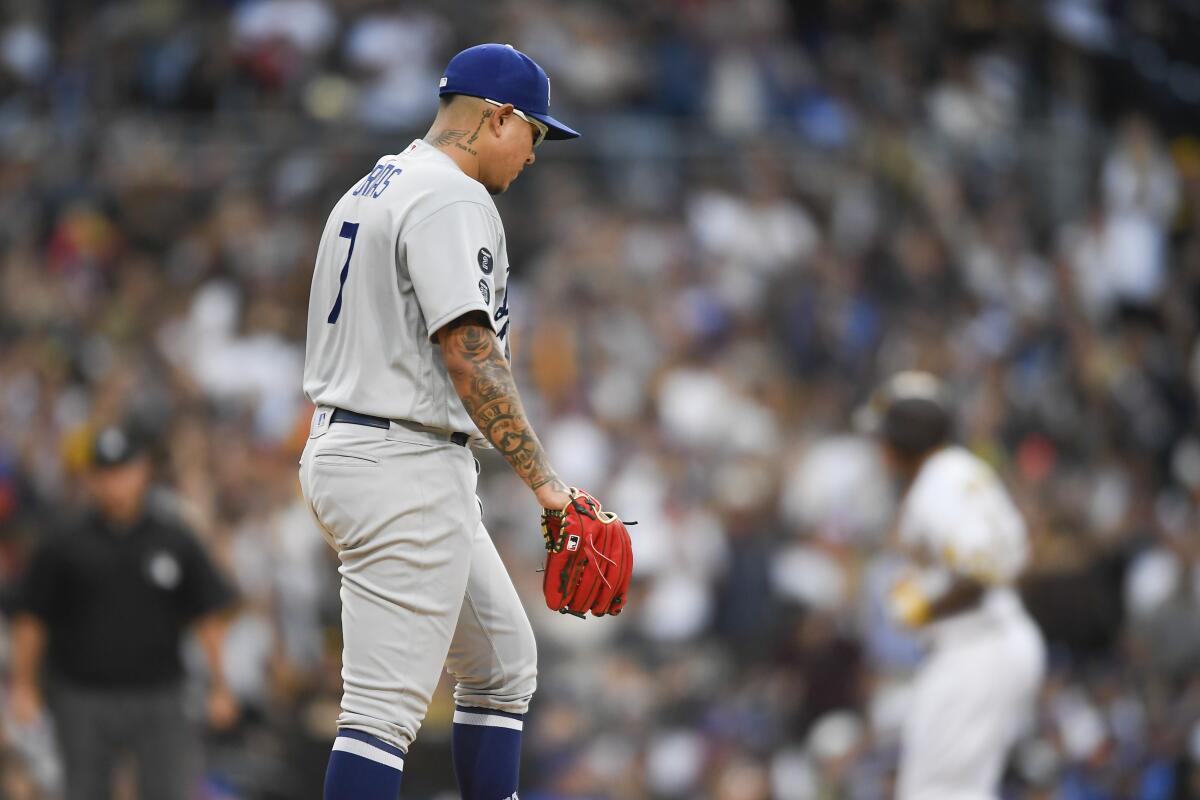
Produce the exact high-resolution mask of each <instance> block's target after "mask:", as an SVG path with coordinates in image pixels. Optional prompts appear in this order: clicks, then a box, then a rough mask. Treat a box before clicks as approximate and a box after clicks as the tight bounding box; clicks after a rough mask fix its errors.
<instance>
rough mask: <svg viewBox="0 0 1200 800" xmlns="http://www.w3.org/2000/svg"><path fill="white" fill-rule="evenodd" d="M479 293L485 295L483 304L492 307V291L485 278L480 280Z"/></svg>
mask: <svg viewBox="0 0 1200 800" xmlns="http://www.w3.org/2000/svg"><path fill="white" fill-rule="evenodd" d="M479 293H480V294H481V295H483V302H485V303H487V304H488V305H489V306H490V305H491V304H492V289H491V287H490V286H488V282H487V281H485V280H484V279H483V278H480V279H479Z"/></svg>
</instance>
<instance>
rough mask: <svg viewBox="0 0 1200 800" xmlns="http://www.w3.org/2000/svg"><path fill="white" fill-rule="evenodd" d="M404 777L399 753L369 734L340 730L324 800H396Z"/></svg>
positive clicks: (328, 771)
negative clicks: (401, 779)
mask: <svg viewBox="0 0 1200 800" xmlns="http://www.w3.org/2000/svg"><path fill="white" fill-rule="evenodd" d="M455 727H456V728H457V726H455ZM403 775H404V753H403V752H402V751H401V750H399V749H398V748H395V747H392V746H391V745H390V744H386V743H385V742H383V741H382V740H380V739H377V738H376V737H374V736H372V735H370V734H369V733H363V732H362V731H356V730H351V729H349V728H342V729H340V730H338V735H337V738H336V739H334V740H333V751H332V752H331V753H330V754H329V767H328V768H327V769H326V770H325V800H397V798H398V797H400V778H401V777H402V776H403Z"/></svg>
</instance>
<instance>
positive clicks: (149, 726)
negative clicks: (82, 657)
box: [50, 684, 200, 800]
mask: <svg viewBox="0 0 1200 800" xmlns="http://www.w3.org/2000/svg"><path fill="white" fill-rule="evenodd" d="M50 702H51V711H52V712H53V714H54V727H55V731H56V732H57V736H58V746H59V750H60V754H61V755H62V759H63V772H64V777H65V778H66V792H65V794H64V797H65V800H108V799H109V798H111V797H112V796H113V792H112V788H113V772H114V770H115V768H116V765H117V762H118V760H119V759H120V758H121V756H122V755H124V754H126V753H128V754H129V755H131V756H133V761H134V776H135V779H136V783H137V787H138V796H139V797H143V798H148V799H149V800H186V798H188V797H190V796H191V793H192V790H193V789H194V788H195V781H196V778H197V775H198V767H199V762H200V753H199V748H198V740H197V738H196V736H195V731H193V729H192V723H191V722H190V721H189V720H188V719H187V718H186V717H185V715H184V709H183V692H182V689H181V688H180V687H179V686H175V685H172V686H166V687H161V688H151V689H89V688H81V687H76V686H69V685H62V684H55V685H54V686H53V688H52V691H51V695H50Z"/></svg>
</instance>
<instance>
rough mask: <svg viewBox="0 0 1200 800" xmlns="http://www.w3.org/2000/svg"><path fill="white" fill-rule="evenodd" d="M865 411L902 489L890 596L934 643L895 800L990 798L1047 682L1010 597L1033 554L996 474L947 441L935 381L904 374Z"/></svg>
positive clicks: (942, 400)
mask: <svg viewBox="0 0 1200 800" xmlns="http://www.w3.org/2000/svg"><path fill="white" fill-rule="evenodd" d="M866 412H867V413H866V415H865V416H866V417H867V419H866V420H865V421H866V422H867V423H868V424H869V425H870V427H872V428H874V429H875V431H876V433H877V434H878V435H879V437H880V438H881V440H882V443H883V446H884V450H885V453H886V459H887V462H888V464H889V466H890V467H891V468H892V470H893V471H894V472H895V473H896V474H897V476H898V477H899V478H900V479H901V481H902V482H904V483H905V484H907V489H906V491H905V494H904V497H903V500H902V503H901V507H900V512H899V518H898V520H897V525H896V536H897V539H898V544H899V547H900V548H901V549H902V551H903V552H905V553H906V554H908V555H909V556H910V557H911V558H912V563H913V568H912V570H911V571H910V572H909V574H908V575H906V576H905V577H904V578H903V579H902V580H901V581H900V582H898V583H897V585H896V587H895V588H894V590H893V592H892V602H893V611H894V613H895V614H896V616H897V617H898V618H899V619H900V620H901V621H902V622H903V623H904V624H906V625H909V626H911V627H913V628H915V629H917V630H919V631H921V633H922V635H923V637H924V638H926V639H927V641H928V642H929V645H930V653H929V654H928V656H927V658H926V660H925V662H924V663H923V664H922V665H921V668H920V669H919V670H918V673H917V675H916V679H915V683H914V687H913V688H914V691H913V701H912V702H913V705H912V708H911V710H910V712H909V713H908V715H907V716H906V718H905V725H904V729H903V732H902V747H901V757H900V771H899V776H898V779H897V784H898V785H897V792H896V797H897V798H899V800H994V798H996V797H998V786H999V783H1000V778H1001V775H1002V772H1003V769H1004V764H1005V761H1006V759H1007V756H1008V752H1009V750H1010V749H1011V747H1012V745H1013V743H1014V741H1015V740H1016V737H1017V735H1018V734H1019V732H1020V728H1021V726H1022V724H1023V723H1024V722H1025V721H1026V720H1027V719H1028V718H1029V716H1030V715H1031V713H1032V710H1033V703H1034V700H1035V697H1036V694H1037V690H1038V687H1039V685H1040V684H1041V680H1042V675H1043V672H1044V662H1045V645H1044V644H1043V641H1042V637H1041V634H1040V633H1039V631H1038V630H1037V628H1036V626H1035V624H1034V623H1033V621H1032V619H1030V617H1029V615H1028V614H1027V613H1026V612H1025V609H1024V607H1023V606H1022V604H1021V600H1020V597H1019V596H1018V594H1017V592H1016V590H1015V589H1014V588H1013V583H1014V582H1015V580H1016V579H1017V577H1018V575H1019V574H1020V572H1021V570H1022V568H1023V567H1024V565H1025V561H1026V558H1027V556H1028V543H1027V540H1026V531H1025V523H1024V521H1023V520H1022V519H1021V515H1020V513H1019V512H1018V511H1017V508H1016V506H1014V505H1013V502H1012V500H1011V499H1010V498H1009V496H1008V493H1007V491H1005V488H1004V486H1003V484H1002V483H1001V482H1000V479H999V478H998V477H997V475H996V473H995V472H994V471H993V470H992V469H991V467H989V466H988V465H987V464H986V463H984V462H983V461H981V460H980V459H979V458H977V457H975V456H974V455H972V454H971V453H970V452H968V451H967V450H966V449H964V448H962V447H959V446H957V445H954V444H952V443H951V428H952V427H953V426H952V421H951V414H950V411H949V407H948V404H947V401H946V393H945V390H944V388H943V386H942V384H941V383H940V382H939V381H938V380H937V378H935V377H934V376H932V375H930V374H928V373H921V372H902V373H899V374H897V375H895V376H893V377H892V379H891V380H889V381H888V382H887V383H886V384H885V385H884V386H883V387H882V388H881V389H880V390H879V391H878V392H876V394H875V397H874V399H873V401H872V403H871V408H869V409H867V410H866Z"/></svg>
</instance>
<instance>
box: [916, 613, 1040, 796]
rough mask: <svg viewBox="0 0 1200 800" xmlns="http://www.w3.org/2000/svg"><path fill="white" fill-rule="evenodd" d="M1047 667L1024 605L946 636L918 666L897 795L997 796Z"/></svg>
mask: <svg viewBox="0 0 1200 800" xmlns="http://www.w3.org/2000/svg"><path fill="white" fill-rule="evenodd" d="M1044 670H1045V645H1044V644H1043V642H1042V637H1041V634H1040V633H1039V632H1038V630H1037V628H1036V627H1035V626H1034V624H1033V621H1032V620H1030V619H1029V617H1028V616H1027V615H1026V614H1025V612H1024V611H1019V612H1018V613H1016V614H1013V615H1012V616H1010V617H1007V618H1003V619H997V618H991V619H980V620H979V622H978V624H976V625H974V626H973V627H971V628H969V629H961V628H960V629H959V630H957V631H955V632H954V635H953V636H952V637H945V638H943V639H941V640H940V641H939V642H938V643H937V645H936V646H935V648H934V650H933V652H932V653H931V654H930V655H929V657H928V660H927V661H926V662H925V663H924V664H923V665H922V666H921V668H920V670H919V671H918V672H917V677H916V684H915V687H914V696H913V706H912V708H911V709H910V711H909V713H908V715H907V717H906V720H905V725H904V730H903V741H902V749H901V755H900V775H899V778H898V780H897V792H896V797H897V798H898V800H995V798H997V797H998V796H999V795H998V791H997V790H998V784H999V782H1000V777H1001V773H1002V771H1003V769H1004V764H1005V761H1006V759H1007V757H1008V752H1009V750H1010V749H1011V748H1012V745H1013V743H1014V742H1015V741H1016V738H1017V735H1018V734H1019V733H1020V729H1021V726H1022V724H1023V723H1024V722H1025V721H1026V720H1027V719H1028V718H1029V715H1030V714H1031V713H1032V712H1033V704H1034V701H1035V700H1036V695H1037V691H1038V687H1039V685H1040V684H1041V681H1042V675H1043V672H1044Z"/></svg>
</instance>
